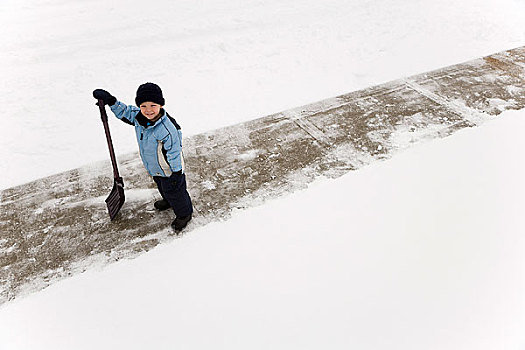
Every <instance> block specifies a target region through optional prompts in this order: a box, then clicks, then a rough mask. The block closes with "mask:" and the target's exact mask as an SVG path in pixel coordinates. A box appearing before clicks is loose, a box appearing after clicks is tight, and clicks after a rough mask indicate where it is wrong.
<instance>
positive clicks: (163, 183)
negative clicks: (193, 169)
mask: <svg viewBox="0 0 525 350" xmlns="http://www.w3.org/2000/svg"><path fill="white" fill-rule="evenodd" d="M153 180H154V181H155V183H156V184H157V187H158V189H159V192H160V195H161V196H162V198H163V199H164V200H166V201H167V202H168V203H169V204H170V206H171V207H172V208H173V211H174V212H175V215H176V216H177V217H183V216H188V215H191V214H192V213H193V206H192V204H191V198H190V194H189V193H188V191H187V190H186V175H185V174H184V173H183V172H182V171H178V172H176V173H173V174H172V175H171V176H170V177H161V176H154V177H153Z"/></svg>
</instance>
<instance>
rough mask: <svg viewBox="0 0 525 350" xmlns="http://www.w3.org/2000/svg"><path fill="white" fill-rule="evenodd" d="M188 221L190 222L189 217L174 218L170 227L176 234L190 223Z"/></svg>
mask: <svg viewBox="0 0 525 350" xmlns="http://www.w3.org/2000/svg"><path fill="white" fill-rule="evenodd" d="M190 220H191V215H188V216H181V217H178V218H175V220H173V222H172V223H171V227H172V228H173V229H174V230H175V231H176V232H179V231H182V229H183V228H185V227H186V225H187V224H188V222H190Z"/></svg>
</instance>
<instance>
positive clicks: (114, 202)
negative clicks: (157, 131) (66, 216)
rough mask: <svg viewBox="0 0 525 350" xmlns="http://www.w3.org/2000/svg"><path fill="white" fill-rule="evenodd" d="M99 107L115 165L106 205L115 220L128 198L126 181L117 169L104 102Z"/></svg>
mask: <svg viewBox="0 0 525 350" xmlns="http://www.w3.org/2000/svg"><path fill="white" fill-rule="evenodd" d="M97 104H98V107H99V109H100V117H101V118H102V124H104V131H105V132H106V139H107V141H108V148H109V156H110V157H111V164H113V177H114V180H113V189H112V190H111V193H110V194H109V196H108V198H106V205H107V206H108V213H109V218H110V219H111V220H113V219H114V218H115V217H116V216H117V214H118V212H119V210H120V208H122V205H123V204H124V201H125V200H126V198H125V197H124V181H123V180H122V178H121V177H120V175H119V173H118V168H117V160H116V158H115V151H114V150H113V142H112V141H111V134H110V133H109V125H108V115H107V114H106V108H105V106H104V101H103V100H98V103H97Z"/></svg>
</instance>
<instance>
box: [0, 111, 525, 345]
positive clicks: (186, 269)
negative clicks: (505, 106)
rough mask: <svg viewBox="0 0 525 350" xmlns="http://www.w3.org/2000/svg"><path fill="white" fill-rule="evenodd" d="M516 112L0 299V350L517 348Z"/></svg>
mask: <svg viewBox="0 0 525 350" xmlns="http://www.w3.org/2000/svg"><path fill="white" fill-rule="evenodd" d="M524 130H525V111H523V110H522V111H513V112H505V113H504V114H503V115H502V116H501V117H499V118H497V119H495V120H491V121H489V122H487V123H485V124H484V125H483V126H481V127H478V128H473V129H466V130H465V129H464V130H462V131H460V132H458V133H456V134H455V135H454V136H451V137H448V138H446V139H441V140H434V141H432V142H428V143H425V144H420V145H418V146H416V147H414V148H411V149H409V150H406V151H404V152H402V153H401V154H399V155H397V156H396V157H394V158H392V159H391V160H388V161H384V162H379V163H376V164H374V165H372V166H369V167H366V168H363V169H361V170H359V171H354V172H351V173H348V174H347V175H345V176H343V177H341V178H339V179H337V180H320V181H316V182H314V183H313V184H312V185H311V186H310V187H309V188H308V189H307V190H304V191H299V192H296V193H293V194H290V195H288V196H285V197H282V198H279V199H275V200H271V201H268V202H267V204H265V205H263V206H259V207H255V208H251V209H247V210H240V211H238V212H236V213H234V215H233V217H232V219H230V220H228V221H225V222H217V223H213V224H209V225H207V226H205V227H202V228H199V229H197V230H195V231H192V232H191V234H188V235H186V236H184V237H183V238H182V239H178V240H174V241H172V242H171V243H168V244H164V245H162V246H159V247H157V248H155V249H154V250H153V251H151V252H149V253H147V254H144V255H142V256H140V257H138V258H136V259H134V260H125V261H119V262H117V263H114V264H112V265H110V266H107V267H105V268H99V269H95V270H91V271H88V272H86V273H84V274H81V275H77V276H74V277H72V278H69V279H67V280H64V281H61V282H58V283H56V284H54V285H53V286H51V287H49V288H47V289H45V290H43V291H41V292H39V293H36V294H33V295H30V296H28V297H25V298H23V299H21V300H17V301H15V302H12V303H8V304H7V305H6V306H4V307H3V308H2V309H0V348H2V349H35V348H38V349H114V348H118V349H145V348H152V349H167V348H181V349H210V348H214V349H268V348H271V349H299V348H300V349H319V348H330V349H348V348H358V349H461V350H464V349H476V350H481V349H490V350H492V349H503V348H504V349H520V348H523V346H524V345H525V336H524V334H523V329H524V327H525V299H524V298H523V295H525V257H524V256H523V253H522V252H523V250H524V249H525V236H524V235H523V232H525V223H524V221H523V216H522V215H523V211H524V210H525V183H524V182H523V179H524V178H525V163H524V162H523V156H522V150H523V149H524V147H525V140H524V139H523V137H521V136H522V134H523V131H524Z"/></svg>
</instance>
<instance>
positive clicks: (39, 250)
mask: <svg viewBox="0 0 525 350" xmlns="http://www.w3.org/2000/svg"><path fill="white" fill-rule="evenodd" d="M524 106H525V47H520V48H517V49H513V50H509V51H505V52H500V53H497V54H494V55H491V56H488V57H484V58H480V59H475V60H472V61H469V62H466V63H462V64H458V65H454V66H450V67H446V68H442V69H438V70H436V71H432V72H428V73H424V74H420V75H416V76H412V77H408V78H404V79H399V80H396V81H392V82H389V83H386V84H382V85H378V86H373V87H370V88H367V89H364V90H360V91H356V92H352V93H349V94H346V95H342V96H339V97H335V98H331V99H327V100H324V101H320V102H317V103H313V104H311V105H307V106H303V107H300V108H296V109H292V110H288V111H285V112H282V113H278V114H275V115H270V116H267V117H263V118H260V119H256V120H252V121H248V122H245V123H242V124H238V125H233V126H231V127H227V128H223V129H220V130H215V131H211V132H208V133H205V134H200V135H195V136H193V137H191V138H186V139H185V140H184V150H185V151H184V156H185V157H184V158H185V163H186V174H187V180H188V186H189V191H190V193H191V195H192V198H193V202H194V205H195V215H194V219H193V221H192V222H191V224H190V225H189V226H188V228H187V229H186V230H185V231H184V233H185V234H187V233H188V232H190V231H191V230H193V229H195V228H196V227H199V226H202V225H205V224H206V223H209V222H211V221H217V220H224V219H226V218H228V216H229V215H230V213H231V211H232V210H233V209H234V208H246V207H250V206H254V205H258V204H262V203H264V201H265V200H266V199H268V198H274V197H277V196H279V195H281V194H283V193H289V192H291V191H294V190H297V189H300V188H304V187H306V186H307V185H308V183H310V182H311V181H313V180H315V179H316V178H318V177H320V176H325V177H332V178H335V177H338V176H341V175H343V174H345V173H347V172H348V171H350V170H355V169H358V168H360V167H362V166H365V165H367V164H370V163H372V162H375V161H379V160H382V159H386V158H390V157H391V156H392V155H393V154H394V153H395V152H396V151H399V150H401V149H404V148H407V147H410V146H411V145H413V144H415V143H418V142H421V141H424V140H428V139H433V138H437V137H444V136H448V135H450V134H452V133H454V132H455V131H456V130H459V129H462V128H465V127H473V126H476V125H479V124H480V123H482V122H483V121H485V120H488V119H490V118H494V117H496V116H497V115H498V114H500V113H501V112H502V111H504V110H507V109H521V108H523V107H524ZM94 113H96V111H94ZM111 122H113V121H111ZM101 137H102V136H101ZM101 142H102V141H101ZM118 160H119V168H120V171H121V174H122V176H123V177H124V182H125V184H126V188H125V191H126V196H127V200H126V203H125V204H124V207H123V208H122V210H121V213H120V214H119V217H118V218H117V219H116V220H115V221H114V222H110V221H109V219H108V215H107V212H106V207H105V203H104V199H105V198H106V197H107V195H108V194H109V192H110V190H111V186H112V184H113V180H112V178H111V177H110V176H111V174H112V170H111V167H110V164H109V162H102V163H99V164H93V165H91V166H86V167H83V168H80V169H76V170H73V171H69V172H65V173H61V174H57V175H55V176H51V177H48V178H44V179H40V180H37V181H34V182H31V183H29V184H25V185H23V186H18V187H14V188H10V189H7V190H4V191H2V192H1V197H0V198H1V204H0V304H2V303H5V302H6V301H8V300H12V299H14V298H15V297H17V296H19V295H23V294H25V293H29V292H34V291H38V290H40V289H42V288H44V287H46V286H47V285H49V284H51V283H53V282H54V281H57V280H59V279H61V278H64V277H67V276H70V275H72V274H75V273H79V272H82V271H85V270H86V269H88V268H90V267H91V266H94V265H98V266H100V265H104V264H107V263H109V262H111V261H115V260H119V259H121V258H130V257H134V256H136V255H137V254H140V253H142V252H145V251H148V250H150V249H152V248H153V247H155V246H156V245H158V244H159V243H161V242H164V241H166V240H171V239H174V238H175V237H176V236H175V235H174V233H173V232H172V231H171V229H169V225H170V223H171V221H172V219H173V213H168V212H163V213H158V212H156V211H155V210H153V206H152V205H153V201H154V200H155V199H159V196H158V194H157V191H156V188H155V186H154V183H153V181H152V180H151V179H150V178H149V176H148V175H147V174H146V172H145V171H144V170H143V167H142V164H141V162H140V157H139V156H138V155H137V154H129V155H125V156H120V157H118Z"/></svg>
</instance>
